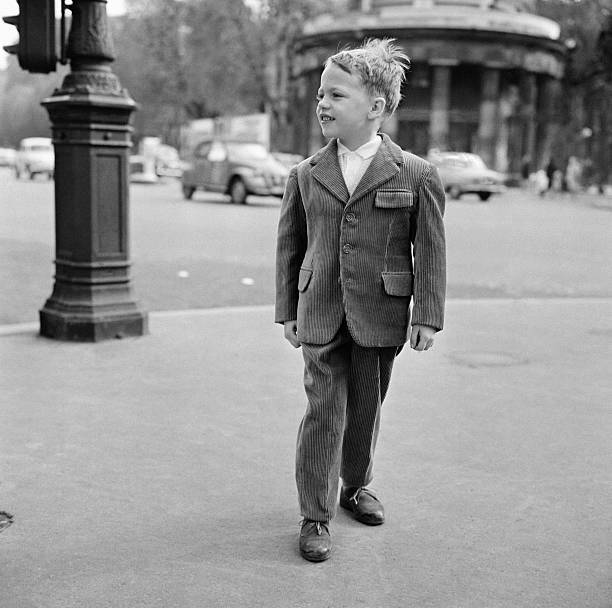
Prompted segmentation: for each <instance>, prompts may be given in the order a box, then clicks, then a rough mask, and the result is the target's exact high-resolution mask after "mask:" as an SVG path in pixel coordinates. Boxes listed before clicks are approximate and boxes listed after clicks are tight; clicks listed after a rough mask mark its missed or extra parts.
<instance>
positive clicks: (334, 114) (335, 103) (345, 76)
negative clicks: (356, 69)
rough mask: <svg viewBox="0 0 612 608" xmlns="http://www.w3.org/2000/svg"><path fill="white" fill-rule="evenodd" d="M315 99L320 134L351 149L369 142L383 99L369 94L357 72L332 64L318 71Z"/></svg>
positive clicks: (375, 128) (377, 124)
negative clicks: (318, 83) (350, 71)
mask: <svg viewBox="0 0 612 608" xmlns="http://www.w3.org/2000/svg"><path fill="white" fill-rule="evenodd" d="M317 99H318V100H319V103H318V105H317V118H318V119H319V124H320V125H321V131H322V132H323V135H324V136H325V137H328V138H332V137H337V138H339V139H340V140H341V141H342V143H343V144H344V145H345V146H346V147H347V148H349V149H351V150H355V149H356V148H358V147H359V146H361V145H362V144H364V143H366V142H367V141H369V140H370V139H371V138H372V137H373V136H374V134H375V133H376V131H377V130H378V127H379V125H380V123H381V121H382V110H383V109H384V100H383V99H382V98H380V97H374V96H372V95H371V94H370V93H369V92H368V91H367V89H366V88H365V86H364V85H363V83H362V81H361V78H360V77H359V76H358V75H357V74H349V73H348V72H345V71H344V70H343V69H342V68H340V67H338V66H337V65H335V64H334V63H331V64H330V65H328V66H327V67H326V68H325V69H324V70H323V74H321V86H320V87H319V91H318V92H317ZM381 105H382V107H381Z"/></svg>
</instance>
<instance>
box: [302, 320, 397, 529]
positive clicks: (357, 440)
mask: <svg viewBox="0 0 612 608" xmlns="http://www.w3.org/2000/svg"><path fill="white" fill-rule="evenodd" d="M400 350H401V347H395V346H394V347H389V348H364V347H361V346H359V345H358V344H356V343H355V342H354V341H353V339H352V337H351V335H350V333H349V330H348V328H347V326H346V323H343V324H342V327H341V328H340V330H339V331H338V333H337V334H336V335H335V336H334V338H333V339H332V341H331V342H329V343H327V344H323V345H318V344H305V343H302V353H303V356H304V387H305V389H306V396H307V398H308V406H307V408H306V413H305V415H304V418H303V419H302V422H301V424H300V427H299V431H298V438H297V448H296V482H297V488H298V498H299V504H300V511H301V514H302V517H304V518H306V519H312V520H315V521H323V522H328V521H330V520H331V519H332V518H333V517H334V516H335V514H336V508H337V501H338V485H339V479H340V477H341V478H342V481H343V484H344V485H345V486H358V487H359V486H366V485H368V484H369V483H370V482H371V481H372V466H373V459H374V450H375V448H376V440H377V438H378V430H379V427H380V413H381V406H382V403H383V401H384V399H385V395H386V393H387V389H388V387H389V380H390V379H391V370H392V368H393V361H394V360H395V356H396V355H397V353H398V352H399V351H400Z"/></svg>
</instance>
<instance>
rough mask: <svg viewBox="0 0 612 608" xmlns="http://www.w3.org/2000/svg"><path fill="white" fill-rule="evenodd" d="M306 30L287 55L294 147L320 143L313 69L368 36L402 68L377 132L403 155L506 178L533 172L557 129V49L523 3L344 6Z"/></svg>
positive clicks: (397, 1) (553, 33) (389, 1)
mask: <svg viewBox="0 0 612 608" xmlns="http://www.w3.org/2000/svg"><path fill="white" fill-rule="evenodd" d="M350 8H351V10H350V11H349V12H347V13H345V14H344V15H342V16H340V17H338V16H337V15H336V16H333V15H324V16H321V17H319V18H317V19H316V20H313V21H312V22H309V23H307V24H306V25H305V28H304V33H303V35H302V37H301V38H300V39H299V40H298V43H297V45H296V48H295V54H294V61H293V68H292V77H293V80H292V82H293V108H294V111H295V112H294V117H295V118H294V119H293V121H292V122H293V125H294V128H293V136H294V146H293V147H294V149H295V150H296V151H299V152H300V153H302V154H305V155H308V154H311V153H312V152H314V151H315V150H316V149H318V148H319V147H320V146H321V145H322V144H323V143H324V141H323V140H322V139H321V134H320V129H319V126H318V124H317V121H316V117H315V106H316V101H315V96H316V90H317V88H318V85H319V78H320V74H321V70H322V64H323V62H324V61H325V59H326V58H327V57H328V56H329V55H331V54H333V53H334V52H336V51H337V50H338V49H340V48H342V47H344V46H346V45H350V46H354V45H355V44H358V43H359V42H360V41H361V40H363V39H364V38H368V37H391V38H396V39H397V40H398V42H399V43H400V44H401V46H402V47H403V48H404V49H405V50H406V52H407V53H408V55H409V56H410V58H411V64H412V65H411V69H410V70H409V72H408V73H407V81H406V83H405V87H404V90H403V91H402V95H403V99H402V102H401V104H400V107H399V108H398V110H397V112H396V114H395V115H394V116H393V117H391V118H390V119H388V120H387V121H386V122H385V124H384V125H383V130H384V131H385V132H387V133H389V135H391V137H393V138H394V139H395V140H396V141H397V142H398V143H399V144H400V145H401V146H402V147H403V148H405V149H407V150H410V151H412V152H414V153H416V154H419V155H426V154H427V152H428V150H430V149H432V148H438V149H441V150H458V151H470V152H476V153H478V154H480V155H481V156H482V157H483V158H484V160H485V162H487V164H488V165H489V166H490V167H493V168H495V169H497V170H499V171H504V172H508V173H511V174H517V175H518V174H520V172H521V171H522V170H525V169H526V168H528V169H529V170H530V171H533V170H536V169H538V168H541V167H542V166H543V165H544V164H545V163H546V162H547V161H548V159H549V158H550V157H551V156H553V155H554V150H555V145H556V140H557V138H558V133H559V129H560V126H561V125H560V121H561V114H560V105H561V102H562V100H561V90H562V87H561V81H562V78H563V77H564V69H565V59H566V54H567V51H566V47H565V45H564V44H563V42H562V41H561V40H560V28H559V26H558V24H557V23H555V22H554V21H551V20H549V19H545V18H543V17H539V16H537V15H534V14H532V13H530V12H529V8H530V0H514V1H512V0H497V1H495V0H353V1H352V2H351V3H350Z"/></svg>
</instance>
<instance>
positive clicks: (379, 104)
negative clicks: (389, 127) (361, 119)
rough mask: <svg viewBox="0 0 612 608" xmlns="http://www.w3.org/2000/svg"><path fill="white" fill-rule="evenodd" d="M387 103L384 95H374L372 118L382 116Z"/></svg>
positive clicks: (371, 108)
mask: <svg viewBox="0 0 612 608" xmlns="http://www.w3.org/2000/svg"><path fill="white" fill-rule="evenodd" d="M386 105H387V102H386V101H385V98H384V97H374V99H373V100H372V105H371V106H370V112H369V114H370V118H380V117H381V116H382V115H383V113H384V111H385V107H386Z"/></svg>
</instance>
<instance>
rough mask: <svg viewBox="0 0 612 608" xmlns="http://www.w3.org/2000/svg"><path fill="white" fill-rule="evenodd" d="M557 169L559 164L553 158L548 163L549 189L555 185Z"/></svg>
mask: <svg viewBox="0 0 612 608" xmlns="http://www.w3.org/2000/svg"><path fill="white" fill-rule="evenodd" d="M556 171H557V164H556V163H555V161H554V159H553V158H551V159H550V160H549V161H548V163H547V164H546V177H547V178H548V187H547V190H550V189H551V188H552V187H553V180H554V178H555V172H556Z"/></svg>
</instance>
